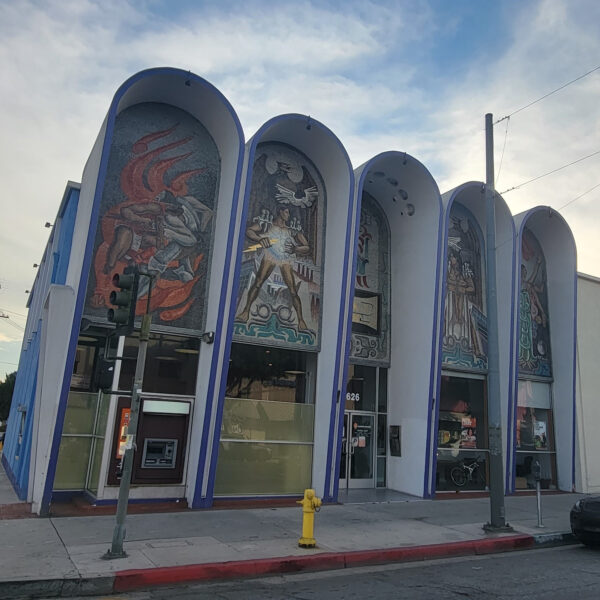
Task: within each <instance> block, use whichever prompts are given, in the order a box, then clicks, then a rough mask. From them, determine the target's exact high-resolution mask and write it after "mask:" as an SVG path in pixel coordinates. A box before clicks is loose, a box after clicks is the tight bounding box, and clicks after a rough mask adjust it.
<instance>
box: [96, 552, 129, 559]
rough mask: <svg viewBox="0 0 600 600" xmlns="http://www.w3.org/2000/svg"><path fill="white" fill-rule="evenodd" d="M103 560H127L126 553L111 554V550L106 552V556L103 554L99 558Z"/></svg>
mask: <svg viewBox="0 0 600 600" xmlns="http://www.w3.org/2000/svg"><path fill="white" fill-rule="evenodd" d="M101 558H102V559H103V560H114V559H115V558H127V552H125V550H122V551H121V552H113V551H112V550H107V551H106V554H103V555H102V557H101Z"/></svg>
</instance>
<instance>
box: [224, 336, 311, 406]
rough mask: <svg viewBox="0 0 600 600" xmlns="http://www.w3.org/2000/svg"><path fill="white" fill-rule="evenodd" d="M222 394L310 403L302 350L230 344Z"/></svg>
mask: <svg viewBox="0 0 600 600" xmlns="http://www.w3.org/2000/svg"><path fill="white" fill-rule="evenodd" d="M225 395H226V396H227V397H230V398H252V399H254V400H270V401H273V402H296V403H299V404H303V403H306V402H310V399H309V398H308V397H307V393H306V353H304V352H296V351H294V350H284V349H279V348H263V347H259V346H250V345H246V344H233V345H232V346H231V356H230V360H229V371H228V373H227V391H226V392H225Z"/></svg>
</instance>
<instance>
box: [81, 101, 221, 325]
mask: <svg viewBox="0 0 600 600" xmlns="http://www.w3.org/2000/svg"><path fill="white" fill-rule="evenodd" d="M174 118H177V120H178V121H179V122H177V123H175V124H173V120H174ZM169 122H170V123H171V125H170V126H168V127H162V128H161V129H158V130H156V127H157V123H161V124H162V123H165V124H166V123H169ZM150 124H153V125H152V126H153V128H154V129H155V130H154V131H150V132H149V133H148V127H149V125H150ZM182 146H185V147H186V150H187V151H185V152H183V153H178V152H177V149H178V148H179V147H182ZM201 157H202V158H201ZM199 159H200V160H202V166H201V167H200V168H197V165H198V161H199ZM219 163H220V161H219V157H218V152H217V149H216V146H215V145H214V142H213V141H212V139H211V138H210V136H209V135H208V133H207V132H205V130H204V128H203V127H202V125H201V124H200V123H199V122H198V121H196V120H195V119H193V118H192V117H190V116H189V115H187V114H186V113H184V112H183V111H181V110H179V109H175V108H174V107H168V106H166V105H157V104H151V103H148V104H145V105H144V104H142V105H137V106H134V107H132V108H130V109H127V110H126V111H124V112H123V113H122V114H121V115H119V117H118V118H117V124H116V126H115V136H114V142H113V147H112V149H111V155H110V159H109V168H108V172H107V176H106V182H105V188H104V194H103V198H102V202H101V207H100V221H99V227H98V233H97V236H96V247H95V252H94V254H95V256H94V266H93V271H92V274H91V278H90V284H89V285H88V299H87V302H86V313H87V315H88V317H90V318H92V319H93V320H104V319H105V318H106V307H107V306H109V295H110V292H111V291H112V289H114V288H113V286H112V282H111V280H112V276H113V274H114V273H116V272H122V271H123V269H124V268H125V267H127V266H136V267H137V268H138V269H139V271H140V272H142V273H147V274H149V275H153V276H154V279H153V289H152V295H151V305H150V310H151V311H152V312H153V313H155V315H154V316H155V319H154V320H155V323H156V324H157V325H161V324H164V325H168V326H169V327H177V328H182V327H183V328H186V329H190V330H195V329H200V330H201V329H202V328H203V323H202V319H203V314H204V302H203V296H204V294H205V291H206V290H205V286H206V273H207V258H208V254H209V252H210V248H211V235H212V222H213V216H214V207H215V202H216V191H217V189H218V175H219V171H220V167H219ZM199 197H201V198H202V201H201V200H200V199H199ZM149 281H150V279H149V278H146V277H142V278H141V279H140V287H139V289H138V311H137V312H138V313H141V312H143V311H144V309H145V304H146V301H147V296H148V293H149V291H150V289H149Z"/></svg>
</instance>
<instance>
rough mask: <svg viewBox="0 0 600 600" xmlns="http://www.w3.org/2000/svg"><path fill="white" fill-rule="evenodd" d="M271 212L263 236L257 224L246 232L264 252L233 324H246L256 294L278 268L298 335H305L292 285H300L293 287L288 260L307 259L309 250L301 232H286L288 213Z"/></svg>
mask: <svg viewBox="0 0 600 600" xmlns="http://www.w3.org/2000/svg"><path fill="white" fill-rule="evenodd" d="M275 210H276V213H275V219H274V220H273V222H272V223H271V224H270V225H269V226H268V228H267V230H266V232H263V224H261V223H255V224H254V225H252V226H250V227H248V229H247V230H246V237H247V238H248V239H249V240H251V241H253V242H256V243H258V244H259V245H260V246H262V248H264V250H263V251H262V258H261V261H260V265H259V267H258V272H257V273H256V277H255V279H254V283H253V284H252V286H251V287H250V290H249V291H248V295H247V297H246V305H245V306H244V309H243V310H242V312H241V313H240V314H239V315H238V316H237V319H236V320H237V321H244V322H246V321H248V318H249V317H250V306H251V305H252V303H253V302H254V301H255V300H256V298H257V297H258V292H259V291H260V289H261V288H262V286H263V284H264V283H265V281H266V280H267V279H268V278H269V276H270V275H271V273H272V272H273V269H275V267H279V271H280V272H281V276H282V277H283V281H284V282H285V285H286V286H287V289H288V292H289V293H290V296H291V297H292V304H293V306H294V310H295V311H296V315H297V318H298V331H307V330H308V326H307V325H306V322H305V321H304V317H303V316H302V301H301V300H300V297H299V296H298V291H297V288H296V285H300V283H298V284H296V280H295V279H294V270H293V263H292V258H293V257H294V256H305V255H307V254H308V253H309V252H310V246H309V245H308V241H307V239H306V238H305V237H304V235H303V234H302V232H301V231H296V230H294V229H291V228H290V226H289V221H290V209H289V208H288V207H287V206H285V205H284V204H280V205H279V206H277V208H276V209H275Z"/></svg>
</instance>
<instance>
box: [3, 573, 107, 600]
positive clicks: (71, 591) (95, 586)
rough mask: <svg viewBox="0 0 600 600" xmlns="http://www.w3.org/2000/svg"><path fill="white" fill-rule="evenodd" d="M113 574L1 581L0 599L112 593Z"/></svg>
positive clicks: (66, 596)
mask: <svg viewBox="0 0 600 600" xmlns="http://www.w3.org/2000/svg"><path fill="white" fill-rule="evenodd" d="M113 587H114V576H113V575H102V576H99V577H72V578H67V579H30V580H22V581H0V600H5V599H8V598H11V599H14V598H68V597H72V596H98V595H104V594H111V593H112V592H113Z"/></svg>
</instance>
